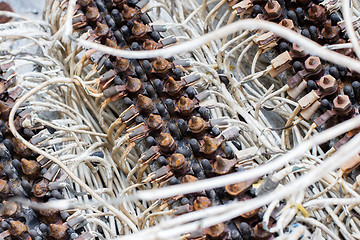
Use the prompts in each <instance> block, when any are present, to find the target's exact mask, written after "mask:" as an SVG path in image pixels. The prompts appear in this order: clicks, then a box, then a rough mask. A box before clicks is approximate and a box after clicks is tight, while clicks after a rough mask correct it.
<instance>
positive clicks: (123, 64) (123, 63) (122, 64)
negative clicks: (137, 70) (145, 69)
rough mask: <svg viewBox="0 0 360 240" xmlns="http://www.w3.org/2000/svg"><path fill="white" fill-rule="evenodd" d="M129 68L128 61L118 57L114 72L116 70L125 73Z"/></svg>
mask: <svg viewBox="0 0 360 240" xmlns="http://www.w3.org/2000/svg"><path fill="white" fill-rule="evenodd" d="M129 67H130V63H129V60H127V59H125V58H120V57H117V58H116V61H115V68H116V70H118V71H119V72H125V71H127V70H128V69H129Z"/></svg>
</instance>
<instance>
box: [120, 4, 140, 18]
mask: <svg viewBox="0 0 360 240" xmlns="http://www.w3.org/2000/svg"><path fill="white" fill-rule="evenodd" d="M137 13H138V11H137V10H136V9H135V8H132V7H129V6H128V5H126V4H124V10H123V17H124V19H125V20H127V21H129V20H131V19H133V18H134V17H135V16H136V14H137Z"/></svg>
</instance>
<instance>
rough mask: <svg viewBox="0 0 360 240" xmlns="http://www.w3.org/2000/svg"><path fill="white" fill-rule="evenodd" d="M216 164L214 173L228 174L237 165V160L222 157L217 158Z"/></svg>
mask: <svg viewBox="0 0 360 240" xmlns="http://www.w3.org/2000/svg"><path fill="white" fill-rule="evenodd" d="M215 160H216V162H215V163H214V171H215V172H216V173H217V174H226V173H228V172H229V171H230V170H231V168H232V167H233V166H235V164H236V160H230V159H225V158H223V157H221V156H220V155H217V156H216V157H215Z"/></svg>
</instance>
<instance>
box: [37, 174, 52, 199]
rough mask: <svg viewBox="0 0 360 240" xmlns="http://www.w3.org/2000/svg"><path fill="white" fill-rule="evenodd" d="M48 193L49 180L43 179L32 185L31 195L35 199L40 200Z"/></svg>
mask: <svg viewBox="0 0 360 240" xmlns="http://www.w3.org/2000/svg"><path fill="white" fill-rule="evenodd" d="M48 191H49V180H47V179H45V178H43V179H41V180H40V181H38V182H36V183H35V184H34V185H33V194H34V196H35V197H38V198H42V197H44V196H45V195H46V193H47V192H48Z"/></svg>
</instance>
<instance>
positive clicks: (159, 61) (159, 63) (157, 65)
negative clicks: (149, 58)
mask: <svg viewBox="0 0 360 240" xmlns="http://www.w3.org/2000/svg"><path fill="white" fill-rule="evenodd" d="M153 67H154V69H155V70H156V71H157V72H165V71H166V70H168V69H169V68H170V64H169V62H168V61H167V60H166V59H165V58H156V60H155V61H154V62H153Z"/></svg>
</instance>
